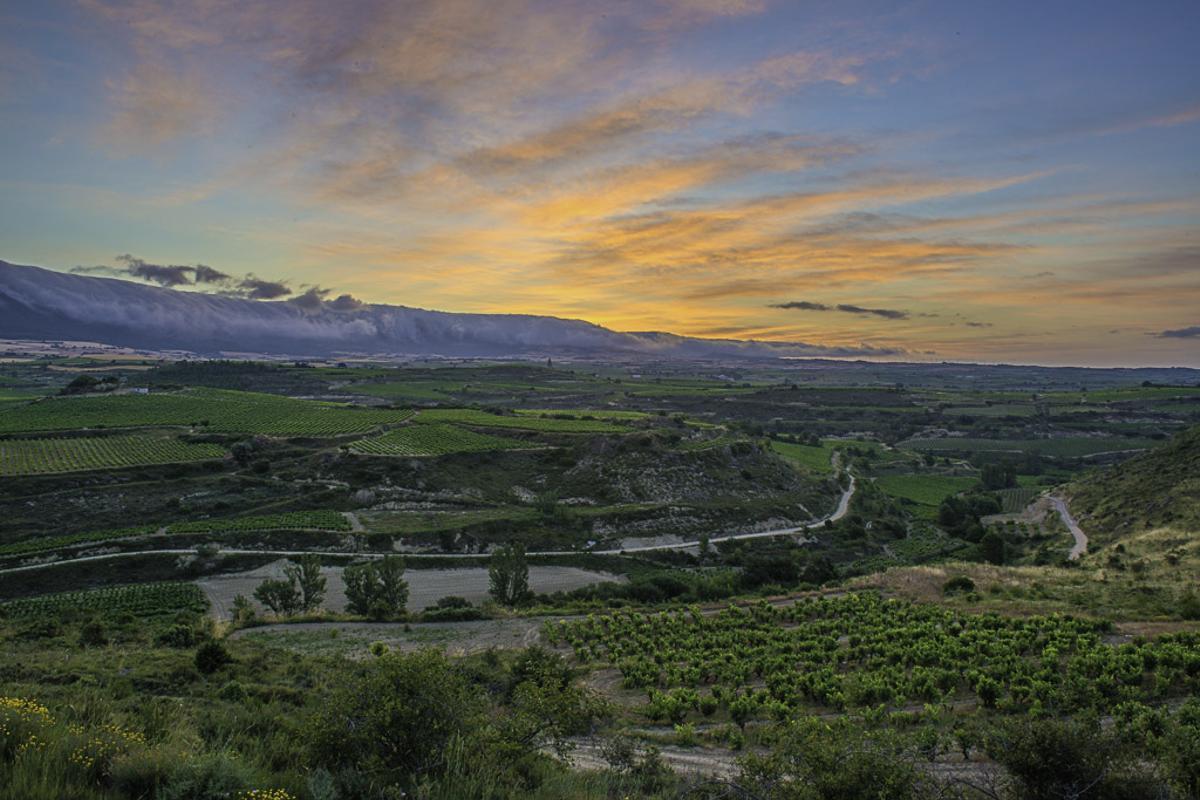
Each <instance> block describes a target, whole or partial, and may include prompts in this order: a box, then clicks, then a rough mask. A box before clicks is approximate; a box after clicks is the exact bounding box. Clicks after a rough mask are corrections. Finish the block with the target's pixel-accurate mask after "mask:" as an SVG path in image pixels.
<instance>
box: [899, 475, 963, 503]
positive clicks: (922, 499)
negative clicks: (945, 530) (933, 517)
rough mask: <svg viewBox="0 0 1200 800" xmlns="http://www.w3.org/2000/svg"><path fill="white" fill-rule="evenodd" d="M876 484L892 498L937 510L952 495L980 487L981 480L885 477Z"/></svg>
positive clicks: (947, 476)
mask: <svg viewBox="0 0 1200 800" xmlns="http://www.w3.org/2000/svg"><path fill="white" fill-rule="evenodd" d="M875 483H876V485H878V486H879V488H880V489H883V491H885V492H887V493H888V494H890V495H891V496H892V497H900V498H903V499H905V500H911V501H912V502H914V503H917V504H918V505H922V506H931V507H933V508H936V507H937V506H938V505H939V504H940V503H941V502H942V500H944V499H946V498H947V497H949V496H950V495H954V494H958V493H959V492H965V491H966V490H967V489H970V488H971V487H972V486H976V485H978V483H979V479H978V478H975V477H971V476H961V475H884V476H883V477H881V478H876V479H875Z"/></svg>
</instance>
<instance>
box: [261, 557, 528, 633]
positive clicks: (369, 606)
mask: <svg viewBox="0 0 1200 800" xmlns="http://www.w3.org/2000/svg"><path fill="white" fill-rule="evenodd" d="M404 568H405V565H404V559H403V558H401V557H399V556H385V557H383V558H380V559H376V560H373V561H367V562H364V563H362V564H351V565H350V566H348V567H346V569H345V570H344V571H343V572H342V580H343V581H344V583H345V588H346V608H347V610H348V611H349V612H350V613H351V614H358V615H360V616H364V617H370V618H371V619H375V620H383V619H398V618H401V617H403V616H404V614H405V608H406V606H407V605H408V594H409V592H408V582H407V581H406V580H404ZM488 584H489V588H488V593H489V594H490V595H491V596H492V599H493V600H495V601H496V602H497V603H501V604H503V605H506V606H518V605H522V604H524V603H527V602H529V600H531V599H532V597H533V592H532V591H530V589H529V563H528V561H527V559H526V557H525V548H524V546H522V545H520V544H510V545H506V546H504V547H501V548H500V549H499V550H497V551H496V552H495V554H493V555H492V557H491V561H490V563H489V565H488ZM325 589H326V577H325V575H324V574H322V572H321V559H320V558H319V557H318V556H316V555H306V556H300V557H299V558H295V559H292V560H289V561H288V563H287V564H286V565H285V566H284V568H283V577H281V578H267V579H265V580H263V582H262V583H260V584H259V585H258V586H257V587H256V588H255V589H254V599H255V600H257V601H258V602H259V603H261V604H262V605H263V607H265V608H267V609H269V610H270V611H271V612H272V613H274V614H277V615H279V616H295V615H297V614H307V613H310V612H312V611H315V610H316V609H318V608H319V607H320V605H321V602H322V601H323V600H324V599H325Z"/></svg>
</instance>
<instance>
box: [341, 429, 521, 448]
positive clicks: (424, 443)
mask: <svg viewBox="0 0 1200 800" xmlns="http://www.w3.org/2000/svg"><path fill="white" fill-rule="evenodd" d="M528 447H530V444H529V442H523V441H520V440H518V439H507V438H503V437H500V436H489V435H488V434H485V433H477V432H476V431H471V430H467V429H466V428H459V427H457V426H455V425H445V424H426V425H406V426H404V427H403V428H397V429H396V430H392V431H388V432H387V433H385V434H383V435H381V436H373V437H371V438H370V439H360V440H359V441H357V442H354V443H353V444H351V445H350V449H351V450H352V451H354V452H355V453H359V454H362V455H370V456H443V455H447V454H450V453H482V452H485V451H488V450H516V449H521V448H528Z"/></svg>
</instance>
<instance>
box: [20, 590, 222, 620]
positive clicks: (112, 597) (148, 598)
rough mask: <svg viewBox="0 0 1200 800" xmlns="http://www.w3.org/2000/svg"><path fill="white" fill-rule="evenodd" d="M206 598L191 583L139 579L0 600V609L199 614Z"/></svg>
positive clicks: (28, 613)
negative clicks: (123, 584)
mask: <svg viewBox="0 0 1200 800" xmlns="http://www.w3.org/2000/svg"><path fill="white" fill-rule="evenodd" d="M207 610H208V601H207V600H206V599H205V598H204V593H203V592H201V591H200V588H199V587H198V586H196V585H195V584H192V583H139V584H133V585H130V586H111V587H107V588H104V589H91V590H88V591H83V592H60V593H58V594H47V595H42V596H41V597H30V598H25V599H22V600H12V601H9V602H7V603H2V604H0V612H3V614H5V615H6V616H9V617H14V618H22V617H44V616H48V617H59V616H61V615H62V614H64V613H71V612H96V613H100V614H104V615H116V614H133V615H136V616H138V617H168V616H174V615H175V614H178V613H180V612H181V611H183V612H193V613H197V614H202V613H204V612H205V611H207Z"/></svg>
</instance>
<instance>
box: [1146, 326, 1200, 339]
mask: <svg viewBox="0 0 1200 800" xmlns="http://www.w3.org/2000/svg"><path fill="white" fill-rule="evenodd" d="M1151 335H1152V336H1156V337H1158V338H1159V339H1200V325H1192V326H1190V327H1187V328H1176V329H1174V330H1167V331H1159V332H1158V333H1155V334H1151Z"/></svg>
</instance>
